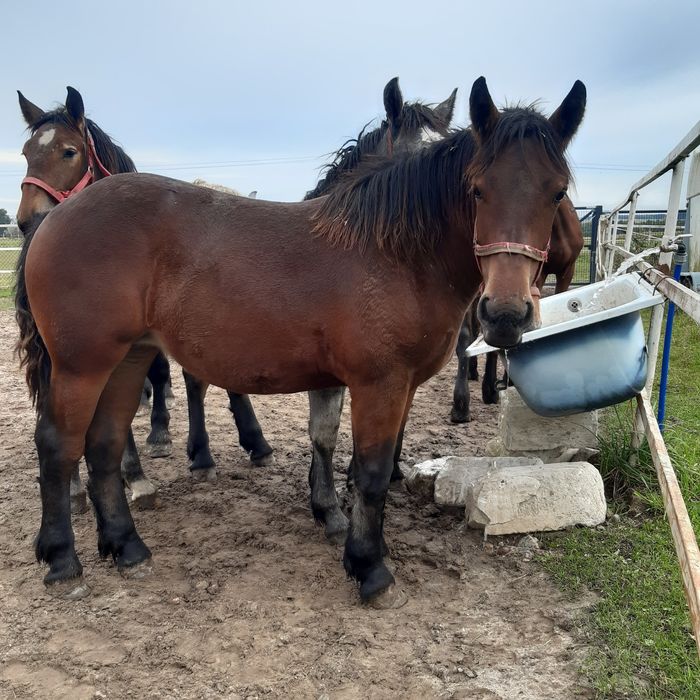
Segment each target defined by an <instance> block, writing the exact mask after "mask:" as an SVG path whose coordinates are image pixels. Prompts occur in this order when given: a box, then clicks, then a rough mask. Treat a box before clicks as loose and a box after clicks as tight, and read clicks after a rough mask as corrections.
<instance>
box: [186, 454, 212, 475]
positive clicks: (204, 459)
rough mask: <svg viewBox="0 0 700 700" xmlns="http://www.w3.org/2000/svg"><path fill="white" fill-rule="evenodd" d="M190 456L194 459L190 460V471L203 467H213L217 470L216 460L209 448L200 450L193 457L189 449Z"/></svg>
mask: <svg viewBox="0 0 700 700" xmlns="http://www.w3.org/2000/svg"><path fill="white" fill-rule="evenodd" d="M188 456H189V457H190V459H191V460H192V461H191V462H190V471H191V472H192V473H194V472H196V471H200V470H202V469H213V470H214V471H216V462H215V461H214V458H213V457H212V456H211V452H209V450H208V449H206V450H199V451H198V452H197V454H195V456H194V457H192V455H191V453H189V451H188Z"/></svg>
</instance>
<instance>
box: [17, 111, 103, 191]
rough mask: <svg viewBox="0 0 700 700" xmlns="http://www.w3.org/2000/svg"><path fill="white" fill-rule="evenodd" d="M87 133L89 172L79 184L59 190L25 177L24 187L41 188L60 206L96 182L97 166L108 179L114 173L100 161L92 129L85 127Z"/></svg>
mask: <svg viewBox="0 0 700 700" xmlns="http://www.w3.org/2000/svg"><path fill="white" fill-rule="evenodd" d="M85 131H86V133H87V137H86V141H87V148H86V150H87V161H88V166H87V170H86V171H85V174H84V175H83V176H82V178H80V180H79V181H78V184H77V185H75V187H73V188H72V189H70V190H57V189H56V188H54V187H51V185H49V183H48V182H44V180H41V179H40V178H38V177H25V178H24V180H22V185H21V186H23V185H35V186H36V187H39V188H41V189H42V190H44V192H46V194H48V195H49V196H50V197H53V198H54V199H55V200H56V201H57V202H58V203H59V204H60V203H61V202H63V201H65V200H66V199H68V197H70V196H72V195H74V194H78V192H82V191H83V190H84V189H85V188H86V187H87V186H88V185H89V184H90V183H91V182H94V180H95V166H97V168H98V169H99V171H100V172H101V173H102V174H103V175H104V176H105V177H108V176H109V175H111V174H112V173H110V172H109V170H107V168H105V166H104V165H103V163H102V161H101V160H100V158H99V156H98V155H97V150H96V149H95V141H94V140H93V138H92V134H91V133H90V129H89V128H88V127H87V125H86V126H85Z"/></svg>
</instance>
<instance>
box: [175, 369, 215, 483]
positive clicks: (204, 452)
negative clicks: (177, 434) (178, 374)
mask: <svg viewBox="0 0 700 700" xmlns="http://www.w3.org/2000/svg"><path fill="white" fill-rule="evenodd" d="M182 376H183V377H184V378H185V391H186V392H187V417H188V419H189V432H188V434H187V457H188V458H189V460H190V473H191V474H192V476H193V477H194V478H195V479H198V480H201V481H214V480H215V479H216V463H215V462H214V458H213V457H212V455H211V452H210V450H209V434H208V433H207V426H206V420H205V414H204V397H205V396H206V395H207V389H208V387H209V385H208V384H205V383H204V382H202V381H200V380H199V379H197V377H194V376H192V375H191V374H190V373H189V372H186V371H185V370H184V369H183V370H182Z"/></svg>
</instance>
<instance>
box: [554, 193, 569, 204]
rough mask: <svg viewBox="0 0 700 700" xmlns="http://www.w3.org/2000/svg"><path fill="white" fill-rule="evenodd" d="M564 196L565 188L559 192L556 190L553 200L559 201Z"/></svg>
mask: <svg viewBox="0 0 700 700" xmlns="http://www.w3.org/2000/svg"><path fill="white" fill-rule="evenodd" d="M565 196H566V190H562V191H561V192H557V196H556V197H555V198H554V201H555V202H561V200H562V199H564V197H565Z"/></svg>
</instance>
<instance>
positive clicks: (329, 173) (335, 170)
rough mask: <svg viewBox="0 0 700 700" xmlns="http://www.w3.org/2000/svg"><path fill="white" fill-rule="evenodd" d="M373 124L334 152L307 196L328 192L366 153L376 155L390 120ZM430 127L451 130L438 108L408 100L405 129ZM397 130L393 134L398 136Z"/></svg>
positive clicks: (403, 116)
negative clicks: (436, 111)
mask: <svg viewBox="0 0 700 700" xmlns="http://www.w3.org/2000/svg"><path fill="white" fill-rule="evenodd" d="M368 127H369V124H365V126H364V128H363V129H362V131H360V133H359V134H358V136H357V138H355V139H349V140H348V141H346V142H345V143H344V144H343V145H342V146H341V147H340V148H339V149H338V150H337V151H336V152H335V154H334V155H333V159H332V160H331V161H330V162H329V163H327V164H326V165H325V166H323V170H324V175H323V177H322V178H321V179H320V180H319V181H318V183H317V185H316V187H314V189H312V190H309V191H308V192H307V193H306V195H305V196H304V199H305V200H307V199H315V198H316V197H321V196H323V195H325V194H328V192H329V191H330V189H331V188H332V187H334V186H335V185H336V184H337V183H338V181H339V179H340V178H341V176H342V175H343V174H345V173H347V172H349V171H350V170H354V169H355V168H357V166H358V165H359V164H360V163H361V162H362V160H363V159H364V158H365V157H366V156H374V155H376V153H377V149H378V147H379V144H380V143H381V142H382V140H383V139H385V138H386V137H387V131H388V129H389V122H388V121H387V120H386V119H384V120H382V123H381V124H380V125H379V126H378V127H377V128H375V129H372V131H366V130H367V128H368ZM423 127H428V128H430V129H432V130H433V131H437V132H439V133H441V134H445V135H446V134H447V133H448V128H449V123H446V122H445V121H444V120H442V119H440V117H439V116H438V115H437V114H436V113H435V112H434V110H433V109H431V107H430V106H429V105H424V104H423V103H421V102H411V103H406V104H404V106H403V109H402V110H401V118H400V120H399V128H400V129H401V130H406V131H410V130H414V131H415V130H418V129H421V128H423ZM395 136H396V134H392V137H395Z"/></svg>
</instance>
